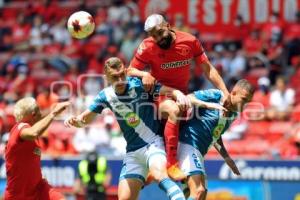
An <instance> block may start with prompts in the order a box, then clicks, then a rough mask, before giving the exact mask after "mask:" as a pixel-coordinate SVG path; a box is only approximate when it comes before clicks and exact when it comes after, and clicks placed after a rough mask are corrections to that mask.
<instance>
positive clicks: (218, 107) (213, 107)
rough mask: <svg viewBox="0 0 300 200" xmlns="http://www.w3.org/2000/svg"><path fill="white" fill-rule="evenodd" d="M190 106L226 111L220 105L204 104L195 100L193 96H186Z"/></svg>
mask: <svg viewBox="0 0 300 200" xmlns="http://www.w3.org/2000/svg"><path fill="white" fill-rule="evenodd" d="M187 97H188V98H189V100H190V102H191V103H192V105H194V106H196V107H199V108H207V109H217V110H223V111H227V109H226V108H224V107H223V106H222V105H220V104H217V103H211V102H205V101H201V100H199V99H197V98H196V97H195V95H194V94H189V95H187Z"/></svg>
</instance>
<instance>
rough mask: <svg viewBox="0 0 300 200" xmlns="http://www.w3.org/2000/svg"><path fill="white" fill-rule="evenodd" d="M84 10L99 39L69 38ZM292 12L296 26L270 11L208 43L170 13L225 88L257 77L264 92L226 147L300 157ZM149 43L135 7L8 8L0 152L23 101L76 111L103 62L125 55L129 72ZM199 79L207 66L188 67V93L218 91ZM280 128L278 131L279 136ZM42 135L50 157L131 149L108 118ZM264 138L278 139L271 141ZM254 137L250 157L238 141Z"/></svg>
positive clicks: (37, 4)
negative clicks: (67, 103)
mask: <svg viewBox="0 0 300 200" xmlns="http://www.w3.org/2000/svg"><path fill="white" fill-rule="evenodd" d="M7 5H10V6H7ZM77 10H86V11H88V12H90V13H91V14H92V15H93V17H94V19H95V23H96V28H95V32H94V34H93V35H92V36H90V37H89V38H87V39H84V40H76V39H72V38H71V37H70V34H69V33H68V31H67V29H66V20H67V17H68V16H69V15H70V14H71V13H72V12H74V11H77ZM295 15H296V20H295V21H294V22H291V23H288V24H287V23H283V22H282V21H281V20H280V19H281V18H280V16H279V14H278V13H276V12H273V13H272V14H270V19H269V22H267V23H265V24H263V25H261V26H255V27H251V26H249V25H248V24H246V23H244V21H243V19H242V17H241V16H237V17H236V23H235V26H236V31H238V34H237V36H236V37H234V38H226V37H225V36H224V38H222V39H215V40H209V41H206V40H205V39H204V38H203V37H202V34H201V30H195V29H193V28H191V27H188V26H186V25H185V24H184V16H183V15H181V14H177V15H175V17H174V19H173V18H171V17H170V16H169V15H167V14H166V15H165V17H166V18H167V19H168V20H170V22H171V25H172V26H174V27H176V28H177V29H178V30H182V31H187V32H190V33H192V34H194V35H195V36H196V37H198V38H199V39H200V41H201V42H202V44H203V46H204V48H205V50H206V53H207V55H208V57H209V58H210V60H211V62H212V63H213V65H214V66H215V67H216V68H217V69H218V71H219V72H220V74H221V75H222V77H223V78H224V80H225V82H226V84H227V86H228V88H231V86H232V85H233V84H234V83H235V82H236V80H238V79H240V78H246V79H248V80H250V81H251V82H252V83H253V84H254V85H255V86H256V87H257V90H256V92H255V94H254V99H253V101H254V102H258V103H259V105H256V109H255V111H253V110H252V112H251V113H250V114H249V115H246V114H245V115H242V117H240V118H239V120H237V121H236V122H235V123H234V124H233V126H232V127H231V129H230V130H229V131H228V133H230V134H228V137H226V143H227V144H228V147H229V150H230V151H231V152H233V153H235V152H236V153H237V155H238V156H245V155H246V156H247V155H248V156H255V157H268V158H274V157H281V158H282V157H283V158H291V157H295V156H299V155H300V148H299V146H300V137H299V134H300V129H299V124H298V121H299V119H300V116H299V115H300V109H298V108H300V104H299V103H300V89H298V87H297V85H299V84H300V79H299V77H300V51H299V50H300V12H299V13H296V14H295ZM145 37H146V34H145V32H144V31H143V21H142V20H141V16H140V13H139V9H138V4H137V1H135V0H103V1H87V2H85V1H49V0H43V1H25V2H22V1H21V2H18V1H9V2H7V3H6V4H4V7H2V8H0V134H1V138H2V144H1V146H0V153H3V150H4V144H5V142H6V141H7V138H8V134H7V133H8V131H9V130H10V128H11V127H12V125H13V124H14V118H13V115H12V110H13V105H14V103H15V102H16V101H17V100H18V99H20V98H22V97H24V96H34V97H36V99H37V102H38V104H39V106H40V107H41V109H42V112H43V113H47V111H48V110H49V108H50V107H51V105H53V104H54V103H56V102H58V101H61V100H71V101H72V102H73V105H74V107H73V108H72V109H71V110H70V114H71V113H73V114H76V113H77V114H78V113H80V112H81V111H83V110H84V109H85V108H87V105H89V103H90V102H91V101H92V99H93V97H94V96H95V95H96V94H97V93H98V91H100V90H101V88H103V87H104V86H105V85H106V81H105V79H104V78H103V76H102V73H103V61H104V60H105V59H106V58H108V57H111V56H118V57H120V58H121V59H122V60H123V61H124V63H126V65H128V64H129V62H130V60H131V58H132V56H133V54H134V51H135V49H136V48H137V47H138V45H139V44H140V42H141V41H142V40H143V39H144V38H145ZM201 73H202V72H201V70H200V68H196V67H193V68H192V69H191V81H190V85H189V89H190V91H194V90H198V89H199V88H202V89H206V88H210V87H212V85H211V84H210V83H209V82H207V80H205V78H204V77H203V76H202V75H201ZM257 106H260V108H261V107H262V106H263V110H259V111H258V110H257ZM249 107H251V106H249ZM254 107H255V105H254ZM249 109H250V108H249ZM249 109H248V110H249ZM246 111H247V109H246V110H245V112H246ZM62 119H63V117H62ZM262 124H263V125H265V127H267V129H268V130H270V131H267V129H266V128H263V127H262ZM266 124H267V125H266ZM276 124H277V125H276ZM278 124H279V125H278ZM283 124H284V125H283ZM274 126H275V128H274ZM277 126H278V127H279V126H280V129H279V130H278V129H277V128H276V127H277ZM272 127H273V128H272ZM284 127H286V128H284ZM257 129H263V130H257ZM274 129H276V131H277V132H276V131H275V132H276V133H275V132H274V131H273V132H272V130H274ZM280 131H281V132H280ZM258 132H259V133H258ZM260 132H263V133H262V134H260ZM279 132H280V133H279ZM45 135H48V138H46V137H45V138H42V141H43V142H42V144H43V150H44V152H45V153H48V154H49V155H52V156H59V155H62V154H63V155H76V154H78V153H84V152H86V151H90V150H94V149H97V150H98V151H100V152H102V153H104V154H107V155H112V156H122V155H123V154H124V151H125V147H124V145H125V141H124V140H123V139H122V137H121V135H122V134H121V132H120V130H119V128H118V126H117V125H116V120H115V119H114V118H113V117H112V114H111V113H110V112H105V114H104V115H101V116H100V117H98V118H97V120H96V122H95V123H94V124H93V126H91V127H87V128H84V129H78V130H76V129H66V128H65V127H63V124H62V123H61V121H58V122H56V123H54V124H53V125H52V126H51V127H50V129H49V130H48V131H47V133H45ZM266 135H271V136H270V140H269V139H266V138H267V137H266ZM277 136H278V137H277ZM274 138H275V139H274ZM250 139H251V140H253V139H255V140H254V141H255V142H258V143H256V145H259V144H261V145H260V147H261V151H259V150H258V148H255V147H254V149H255V150H257V151H256V152H255V151H252V150H250V153H249V152H248V151H246V150H244V151H241V150H240V149H238V147H240V145H242V143H241V142H244V143H246V144H248V142H249V141H250ZM252 143H254V142H252ZM235 146H236V148H235ZM248 146H249V148H251V147H250V146H251V145H248ZM283 147H284V148H283ZM211 155H213V153H212V154H211Z"/></svg>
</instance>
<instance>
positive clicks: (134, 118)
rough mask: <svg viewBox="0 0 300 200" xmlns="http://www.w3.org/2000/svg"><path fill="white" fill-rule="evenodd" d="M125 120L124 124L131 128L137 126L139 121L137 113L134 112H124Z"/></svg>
mask: <svg viewBox="0 0 300 200" xmlns="http://www.w3.org/2000/svg"><path fill="white" fill-rule="evenodd" d="M125 121H126V124H127V125H128V126H130V127H132V128H135V127H137V126H138V125H139V124H140V122H141V120H140V118H139V116H138V115H137V114H135V113H134V112H131V113H128V114H126V116H125Z"/></svg>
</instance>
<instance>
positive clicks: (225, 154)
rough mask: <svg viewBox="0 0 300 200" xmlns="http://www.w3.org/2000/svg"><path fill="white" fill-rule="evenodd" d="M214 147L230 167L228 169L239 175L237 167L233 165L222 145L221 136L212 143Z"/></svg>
mask: <svg viewBox="0 0 300 200" xmlns="http://www.w3.org/2000/svg"><path fill="white" fill-rule="evenodd" d="M214 147H215V148H216V150H217V151H218V152H219V153H220V155H221V156H222V157H223V159H224V161H225V162H226V164H227V165H228V166H229V167H230V169H231V170H232V171H233V173H234V174H236V175H241V173H240V171H239V169H238V168H237V166H236V165H235V163H234V161H233V160H232V158H231V157H230V156H229V154H228V152H227V150H226V148H225V146H224V143H223V140H222V137H220V138H219V139H218V140H217V143H215V144H214Z"/></svg>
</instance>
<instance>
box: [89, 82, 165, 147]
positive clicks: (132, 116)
mask: <svg viewBox="0 0 300 200" xmlns="http://www.w3.org/2000/svg"><path fill="white" fill-rule="evenodd" d="M160 87H161V86H160V85H156V86H155V91H154V93H157V92H159V90H160ZM104 108H109V109H110V110H112V111H113V113H114V114H115V116H116V118H117V121H118V123H119V125H120V128H121V130H122V132H123V134H124V138H125V140H126V142H127V147H126V151H127V152H130V151H135V150H137V149H139V148H141V147H144V146H145V145H147V144H149V143H152V142H153V141H154V139H155V138H157V136H158V132H159V125H160V124H159V120H158V119H157V112H156V111H157V109H155V105H154V103H153V96H152V95H150V94H149V93H147V92H145V90H144V87H143V84H142V81H141V80H140V79H139V78H135V77H128V78H127V89H126V91H125V93H124V94H123V95H117V94H116V93H115V91H114V89H113V87H112V86H110V87H107V88H104V89H103V90H102V91H100V92H99V94H98V95H97V97H96V98H95V99H94V102H93V103H92V104H91V105H90V107H89V109H90V110H91V111H92V112H95V113H101V112H102V110H103V109H104Z"/></svg>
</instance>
